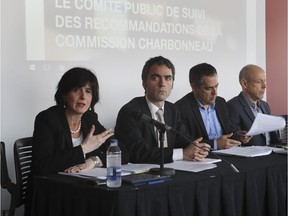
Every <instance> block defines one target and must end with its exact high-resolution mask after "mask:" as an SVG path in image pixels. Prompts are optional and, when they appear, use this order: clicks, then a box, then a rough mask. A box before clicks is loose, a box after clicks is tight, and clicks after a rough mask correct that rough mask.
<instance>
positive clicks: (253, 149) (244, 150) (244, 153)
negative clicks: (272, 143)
mask: <svg viewBox="0 0 288 216" xmlns="http://www.w3.org/2000/svg"><path fill="white" fill-rule="evenodd" d="M213 152H214V153H216V154H224V155H234V156H241V157H257V156H264V155H269V154H271V152H272V149H271V148H270V147H265V146H262V148H261V147H260V146H259V147H258V146H247V147H238V146H235V147H232V148H229V149H222V150H217V151H213Z"/></svg>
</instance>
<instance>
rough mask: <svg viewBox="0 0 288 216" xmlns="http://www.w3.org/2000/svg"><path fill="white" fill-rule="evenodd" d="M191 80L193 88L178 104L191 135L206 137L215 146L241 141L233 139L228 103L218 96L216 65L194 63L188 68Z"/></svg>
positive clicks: (226, 145) (229, 144)
mask: <svg viewBox="0 0 288 216" xmlns="http://www.w3.org/2000/svg"><path fill="white" fill-rule="evenodd" d="M189 81H190V85H191V88H192V92H190V93H188V94H187V95H185V96H184V97H183V98H181V99H180V100H178V101H177V102H176V105H177V106H178V108H179V110H180V113H181V116H182V119H183V121H184V124H185V125H186V127H187V129H188V131H189V133H190V135H191V136H193V137H203V141H204V142H206V143H208V144H210V145H211V146H212V147H213V148H214V149H224V148H230V147H232V146H235V145H236V146H237V145H240V144H241V142H239V141H237V140H235V139H232V136H233V133H232V130H231V129H230V123H229V109H228V106H227V103H226V101H225V99H224V98H222V97H219V96H217V92H218V85H219V83H218V75H217V71H216V69H215V68H214V67H213V66H212V65H210V64H207V63H201V64H198V65H195V66H194V67H192V68H191V69H190V71H189Z"/></svg>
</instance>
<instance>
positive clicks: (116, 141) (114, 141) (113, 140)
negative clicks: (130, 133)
mask: <svg viewBox="0 0 288 216" xmlns="http://www.w3.org/2000/svg"><path fill="white" fill-rule="evenodd" d="M110 142H111V143H118V140H117V139H111V141H110Z"/></svg>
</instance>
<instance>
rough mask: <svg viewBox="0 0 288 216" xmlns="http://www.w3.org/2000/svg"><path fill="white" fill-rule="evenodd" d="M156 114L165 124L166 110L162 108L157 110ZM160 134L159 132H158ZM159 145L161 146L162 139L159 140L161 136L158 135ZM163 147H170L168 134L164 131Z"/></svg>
mask: <svg viewBox="0 0 288 216" xmlns="http://www.w3.org/2000/svg"><path fill="white" fill-rule="evenodd" d="M155 114H156V117H157V120H158V121H160V122H161V123H163V124H165V121H164V112H163V110H162V109H161V108H160V109H158V110H157V112H156V113H155ZM157 134H158V133H157ZM158 147H160V141H159V136H158ZM163 147H164V148H165V147H168V144H167V134H166V132H165V133H164V143H163Z"/></svg>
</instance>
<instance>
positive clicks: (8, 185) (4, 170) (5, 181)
mask: <svg viewBox="0 0 288 216" xmlns="http://www.w3.org/2000/svg"><path fill="white" fill-rule="evenodd" d="M1 187H2V188H3V189H7V190H8V192H9V193H10V194H11V199H10V208H9V216H13V215H14V212H15V208H16V203H17V197H18V194H17V185H16V184H15V183H13V182H12V181H11V179H10V177H9V173H8V167H7V159H6V152H5V143H4V142H2V141H1Z"/></svg>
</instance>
